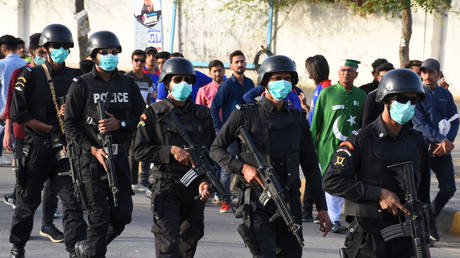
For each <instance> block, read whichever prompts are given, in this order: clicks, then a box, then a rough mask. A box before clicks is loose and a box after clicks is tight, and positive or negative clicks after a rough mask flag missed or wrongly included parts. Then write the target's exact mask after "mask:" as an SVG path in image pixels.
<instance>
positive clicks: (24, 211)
mask: <svg viewBox="0 0 460 258" xmlns="http://www.w3.org/2000/svg"><path fill="white" fill-rule="evenodd" d="M46 65H47V66H48V70H49V71H50V73H51V78H52V80H53V82H54V88H55V93H56V97H61V96H65V95H66V94H67V91H68V89H69V86H70V84H71V82H72V79H73V78H74V77H76V76H79V75H80V74H81V73H80V71H79V70H76V69H71V68H67V67H65V66H64V67H63V68H62V69H61V70H58V71H54V70H52V68H51V67H50V66H49V64H48V63H46ZM11 118H12V120H13V121H14V122H16V123H18V124H23V123H26V122H27V121H30V120H32V119H37V120H39V121H41V122H43V123H45V124H48V125H52V126H53V127H54V129H53V130H52V133H46V132H43V131H39V130H36V129H33V128H30V127H28V126H25V132H26V134H27V136H26V139H25V141H24V148H26V149H28V150H29V151H28V154H27V155H25V154H24V155H19V157H21V160H20V163H22V164H24V166H23V171H22V173H23V175H24V181H23V185H22V187H20V188H21V189H19V190H18V192H17V207H16V209H15V210H14V215H13V222H12V225H11V235H10V242H11V243H13V244H14V245H16V246H23V245H25V243H26V242H27V240H29V236H30V232H31V230H32V226H33V216H34V213H35V210H36V209H37V207H38V205H39V204H40V197H41V194H40V193H41V190H42V189H43V183H44V182H45V181H46V179H48V178H49V179H50V181H51V184H52V186H53V187H54V188H55V189H54V190H55V191H56V192H57V193H58V195H59V199H61V201H62V205H63V212H64V215H63V219H62V220H63V221H62V222H63V226H64V241H65V244H66V249H67V251H69V252H73V250H74V244H75V242H76V241H79V240H82V239H84V238H85V231H86V224H85V221H84V220H83V215H82V211H81V208H80V204H79V203H78V201H77V199H76V198H75V196H74V194H73V192H74V191H73V185H72V180H71V178H70V177H69V176H58V168H57V159H56V154H57V151H58V150H57V149H55V148H53V144H52V139H58V138H62V137H63V135H62V133H61V131H60V129H58V128H59V125H58V120H57V116H56V109H55V106H54V103H53V101H52V98H51V91H50V87H49V84H48V80H47V79H46V74H45V71H44V70H43V67H41V66H38V67H35V68H26V69H24V70H23V72H22V74H21V75H20V76H19V77H18V79H17V83H16V86H15V91H14V96H13V101H12V107H11ZM59 172H62V171H59Z"/></svg>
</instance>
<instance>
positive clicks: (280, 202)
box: [237, 125, 304, 247]
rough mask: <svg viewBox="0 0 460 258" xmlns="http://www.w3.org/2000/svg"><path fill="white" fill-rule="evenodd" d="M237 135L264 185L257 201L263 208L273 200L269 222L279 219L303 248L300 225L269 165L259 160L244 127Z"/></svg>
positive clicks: (241, 127)
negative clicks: (273, 204)
mask: <svg viewBox="0 0 460 258" xmlns="http://www.w3.org/2000/svg"><path fill="white" fill-rule="evenodd" d="M237 135H238V138H239V139H240V141H241V145H242V146H244V147H245V148H246V149H247V150H249V152H250V153H251V154H252V155H253V156H254V158H255V160H256V162H257V166H258V168H257V171H258V172H259V176H260V177H261V179H262V182H263V183H264V185H265V187H264V190H263V192H262V194H261V195H260V197H259V201H260V202H261V203H262V204H263V205H264V206H265V205H267V203H268V202H269V201H270V200H273V202H274V203H275V205H276V213H275V215H273V216H272V217H271V218H270V219H269V221H270V222H274V221H275V220H277V219H278V218H279V217H281V218H282V219H283V221H284V224H286V226H287V227H288V229H289V231H290V232H291V233H292V234H293V235H294V236H295V237H296V238H297V241H298V242H299V245H300V246H301V247H303V246H304V244H303V238H302V235H301V230H300V229H301V225H299V224H297V223H295V222H294V216H292V213H291V211H290V210H289V207H288V204H287V203H286V201H285V199H284V194H283V188H282V187H281V184H280V182H279V181H278V178H277V176H276V174H275V171H274V169H273V167H272V166H271V165H270V164H267V163H265V161H264V160H263V159H262V158H261V156H260V154H259V152H258V151H257V148H256V146H255V145H254V142H253V141H252V139H251V136H249V133H248V131H247V129H246V127H245V126H244V125H243V126H240V128H238V134H237Z"/></svg>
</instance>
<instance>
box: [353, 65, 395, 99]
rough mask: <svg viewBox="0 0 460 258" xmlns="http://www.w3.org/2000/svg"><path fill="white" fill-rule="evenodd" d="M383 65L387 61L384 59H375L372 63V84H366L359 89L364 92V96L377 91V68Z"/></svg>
mask: <svg viewBox="0 0 460 258" xmlns="http://www.w3.org/2000/svg"><path fill="white" fill-rule="evenodd" d="M385 63H388V61H387V60H386V59H384V58H379V59H376V60H375V61H374V62H373V63H372V72H371V74H372V77H373V80H372V82H370V83H368V84H364V85H362V86H361V87H359V88H360V89H362V90H363V91H364V92H366V94H369V92H371V91H373V90H375V89H377V87H378V86H379V81H378V79H377V77H378V75H379V74H378V72H377V67H379V66H380V65H382V64H385Z"/></svg>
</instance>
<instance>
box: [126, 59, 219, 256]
mask: <svg viewBox="0 0 460 258" xmlns="http://www.w3.org/2000/svg"><path fill="white" fill-rule="evenodd" d="M195 80H196V77H195V71H194V69H193V65H192V63H191V62H190V61H188V60H187V59H184V58H181V57H177V58H171V59H169V60H168V61H166V62H165V63H164V65H163V70H162V73H161V75H160V81H161V82H163V83H164V85H166V86H167V89H168V92H169V94H168V98H167V99H165V100H163V101H160V102H156V103H154V104H152V105H150V106H149V107H148V108H147V109H146V110H145V112H144V114H142V116H141V121H140V122H139V125H138V129H137V133H136V141H135V148H134V153H135V157H136V159H138V160H140V161H143V162H152V163H153V164H154V169H153V177H154V179H155V180H154V183H153V185H152V187H151V189H152V212H153V225H152V232H153V233H154V234H155V252H156V257H193V256H194V254H195V251H196V247H197V244H198V241H199V240H200V239H201V238H202V237H203V234H204V233H203V231H204V206H205V202H204V201H205V200H207V199H208V198H209V197H211V196H212V194H211V193H210V192H208V191H207V188H208V183H207V182H206V181H204V180H200V179H197V180H195V181H194V182H192V183H191V185H189V186H188V187H186V186H185V185H184V184H182V183H181V182H180V179H181V178H182V176H184V174H185V173H186V172H187V171H189V170H190V169H192V167H194V164H195V163H194V162H198V161H196V160H193V159H192V156H191V154H190V153H189V152H188V151H187V149H184V148H183V146H188V143H187V142H186V140H185V139H184V137H183V136H182V135H181V132H180V131H179V130H180V129H179V128H180V127H182V128H185V129H184V130H185V132H184V133H186V134H187V135H188V137H190V139H191V140H192V141H193V143H194V144H197V145H198V146H203V147H205V148H209V146H210V145H211V143H212V141H213V140H214V138H215V131H214V128H213V126H212V118H211V116H210V114H209V109H208V108H207V107H205V106H201V105H196V104H194V103H193V101H192V98H191V92H192V84H193V83H194V82H195ZM172 116H174V118H172ZM175 119H177V121H175ZM176 123H180V124H181V125H182V126H180V125H177V124H176ZM197 193H198V194H199V195H200V199H197V198H195V196H196V195H197Z"/></svg>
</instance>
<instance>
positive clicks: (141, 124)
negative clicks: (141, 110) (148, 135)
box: [137, 120, 145, 127]
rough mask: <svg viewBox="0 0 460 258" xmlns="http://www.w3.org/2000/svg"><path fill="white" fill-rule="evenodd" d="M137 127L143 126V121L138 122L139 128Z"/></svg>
mask: <svg viewBox="0 0 460 258" xmlns="http://www.w3.org/2000/svg"><path fill="white" fill-rule="evenodd" d="M139 126H145V122H144V120H141V121H139V123H138V124H137V127H139Z"/></svg>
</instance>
